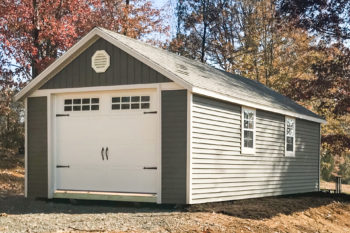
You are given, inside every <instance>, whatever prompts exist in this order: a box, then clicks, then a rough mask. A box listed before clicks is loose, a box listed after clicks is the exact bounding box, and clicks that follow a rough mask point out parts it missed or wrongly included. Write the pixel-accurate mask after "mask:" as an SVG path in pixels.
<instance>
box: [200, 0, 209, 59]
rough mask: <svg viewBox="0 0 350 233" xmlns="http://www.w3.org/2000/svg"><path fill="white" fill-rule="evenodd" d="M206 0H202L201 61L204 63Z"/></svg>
mask: <svg viewBox="0 0 350 233" xmlns="http://www.w3.org/2000/svg"><path fill="white" fill-rule="evenodd" d="M207 7H208V6H207V0H203V36H202V46H201V62H203V63H204V57H205V45H206V40H207V30H208V22H207V21H208V10H207Z"/></svg>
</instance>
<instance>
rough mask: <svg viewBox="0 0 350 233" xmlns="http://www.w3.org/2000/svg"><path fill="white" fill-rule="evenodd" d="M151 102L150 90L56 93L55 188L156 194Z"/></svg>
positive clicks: (154, 102)
mask: <svg viewBox="0 0 350 233" xmlns="http://www.w3.org/2000/svg"><path fill="white" fill-rule="evenodd" d="M157 102H158V101H157V95H156V91H155V90H154V91H153V90H143V91H128V92H126V91H118V92H96V93H92V94H88V93H76V94H65V95H58V96H57V97H56V100H55V105H56V112H55V114H56V117H55V119H56V121H55V141H56V143H55V151H56V189H59V190H87V191H110V192H141V193H156V187H157V185H156V184H157V170H156V169H157V148H158V146H159V145H158V143H157V128H158V126H157V114H159V113H158V112H157V111H158V110H157Z"/></svg>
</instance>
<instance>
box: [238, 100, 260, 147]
mask: <svg viewBox="0 0 350 233" xmlns="http://www.w3.org/2000/svg"><path fill="white" fill-rule="evenodd" d="M245 111H250V112H253V129H244V112H245ZM245 130H247V131H252V132H253V148H250V147H245V146H244V131H245ZM255 141H256V109H254V108H247V107H242V108H241V154H255Z"/></svg>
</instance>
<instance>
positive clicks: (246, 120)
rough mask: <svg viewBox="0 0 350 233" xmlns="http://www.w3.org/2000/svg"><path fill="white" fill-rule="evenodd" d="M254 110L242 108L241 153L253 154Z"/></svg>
mask: <svg viewBox="0 0 350 233" xmlns="http://www.w3.org/2000/svg"><path fill="white" fill-rule="evenodd" d="M255 114H256V112H255V109H250V108H242V153H254V152H255Z"/></svg>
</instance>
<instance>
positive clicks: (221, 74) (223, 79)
mask: <svg viewBox="0 0 350 233" xmlns="http://www.w3.org/2000/svg"><path fill="white" fill-rule="evenodd" d="M100 37H102V38H104V39H106V40H107V41H109V42H110V43H112V44H114V45H115V46H117V47H119V48H120V49H122V50H124V51H125V52H127V53H129V54H130V55H132V56H134V57H135V58H137V59H139V60H140V61H141V62H143V63H145V64H146V65H149V66H150V67H152V68H153V69H155V70H157V71H158V72H160V73H161V74H163V75H164V76H166V77H168V78H169V79H171V80H173V81H174V82H176V83H177V84H179V85H180V86H182V87H184V88H186V89H188V90H189V91H191V92H193V93H196V94H201V95H206V96H211V97H213V98H218V99H223V100H226V101H230V102H233V103H237V104H240V105H244V106H248V107H253V108H257V109H263V110H266V111H271V112H276V113H280V114H284V115H288V116H292V117H298V118H302V119H306V120H311V121H315V122H319V123H325V120H324V119H322V118H321V117H319V116H318V115H316V114H315V113H313V112H311V111H310V110H308V109H306V108H304V107H302V106H301V105H299V104H297V103H295V102H294V101H292V100H291V99H289V98H287V97H285V96H283V95H281V94H279V93H277V92H275V91H273V90H272V89H270V88H268V87H266V86H265V85H263V84H261V83H259V82H256V81H254V80H251V79H248V78H244V77H242V76H239V75H235V74H231V73H228V72H225V71H221V70H218V69H216V68H214V67H212V66H210V65H207V64H204V63H201V62H198V61H195V60H191V59H188V58H186V57H182V56H179V55H177V54H174V53H171V52H168V51H166V50H164V49H160V48H156V47H154V46H151V45H148V44H146V43H143V42H140V41H138V40H135V39H132V38H129V37H126V36H123V35H120V34H118V33H115V32H112V31H109V30H107V29H104V28H95V29H93V30H92V31H91V32H90V33H88V34H87V35H86V36H85V37H83V38H82V39H81V40H80V41H79V42H78V43H77V44H76V45H74V46H73V47H72V48H71V49H69V50H68V51H67V52H66V53H65V54H64V55H62V56H61V57H60V58H59V59H57V60H56V61H55V62H54V63H53V64H51V65H50V66H49V67H48V68H47V69H45V70H44V71H43V72H42V73H41V74H40V75H38V76H37V77H36V78H35V79H33V80H32V81H31V82H30V83H29V84H28V85H27V86H26V87H25V88H23V89H22V90H21V91H20V92H19V93H18V94H17V95H16V100H20V99H22V98H24V97H26V96H28V95H29V94H30V93H31V92H32V91H34V90H36V89H38V88H39V87H40V86H41V85H43V84H44V83H45V82H46V81H47V80H49V79H50V78H51V77H53V76H54V74H56V73H57V72H58V70H59V69H62V68H63V67H64V64H65V61H66V60H72V59H73V58H72V57H73V56H75V57H76V56H78V55H79V54H80V53H81V51H82V49H84V48H86V47H87V45H89V44H91V43H93V42H94V41H96V40H97V39H98V38H100Z"/></svg>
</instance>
